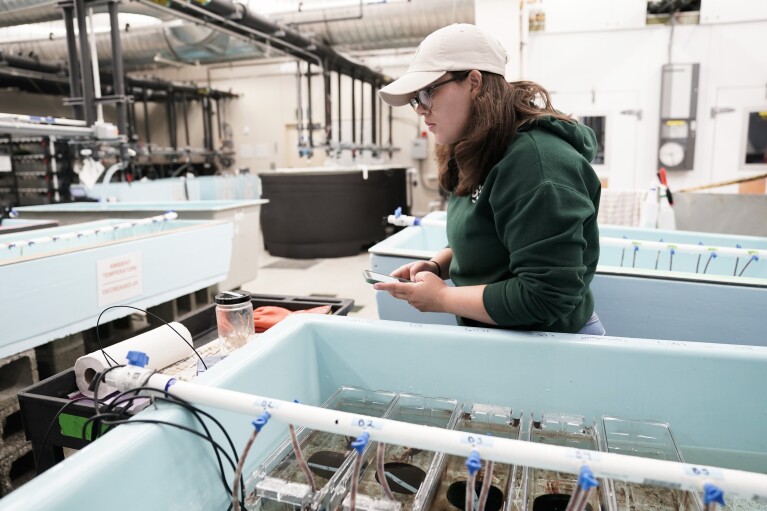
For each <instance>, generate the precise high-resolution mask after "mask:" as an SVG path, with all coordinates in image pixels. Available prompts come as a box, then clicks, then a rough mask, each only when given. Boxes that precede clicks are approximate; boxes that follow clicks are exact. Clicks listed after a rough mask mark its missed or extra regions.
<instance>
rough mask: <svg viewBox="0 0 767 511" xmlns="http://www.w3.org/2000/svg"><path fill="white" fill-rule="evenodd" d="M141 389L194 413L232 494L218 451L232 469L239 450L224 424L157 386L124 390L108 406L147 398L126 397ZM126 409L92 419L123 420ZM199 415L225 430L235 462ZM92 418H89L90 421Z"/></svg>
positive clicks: (139, 396)
mask: <svg viewBox="0 0 767 511" xmlns="http://www.w3.org/2000/svg"><path fill="white" fill-rule="evenodd" d="M141 391H154V392H158V393H161V394H163V395H164V396H165V397H153V396H150V399H154V400H157V401H160V402H167V403H171V404H176V405H179V406H181V407H183V408H185V409H187V410H188V411H189V412H191V413H192V414H193V415H194V417H195V419H197V421H198V422H199V423H200V425H201V426H202V427H203V429H204V430H205V435H202V434H200V435H199V436H202V437H204V438H206V439H207V440H208V441H209V442H211V444H212V445H213V446H214V454H215V455H216V460H217V462H218V467H219V472H220V474H221V481H222V484H223V485H224V487H225V488H226V490H227V492H228V493H229V494H230V495H231V491H230V489H229V483H228V482H227V480H226V476H225V474H224V467H223V461H222V460H221V457H220V455H219V452H218V451H219V450H221V452H223V453H224V455H225V456H226V458H227V461H229V464H230V466H231V468H232V469H235V464H236V462H237V461H238V458H237V451H236V449H235V447H234V442H232V439H231V437H230V436H229V433H228V432H227V431H226V429H225V428H224V427H223V425H222V424H221V423H220V422H219V421H218V420H217V419H216V418H215V417H213V416H212V415H211V414H209V413H207V412H205V411H204V410H201V409H199V408H197V407H195V406H193V405H192V404H191V403H189V402H188V401H185V400H183V399H181V398H179V397H178V396H174V395H172V394H170V393H168V392H167V391H163V390H160V389H155V388H152V387H137V388H134V389H130V390H128V391H126V392H124V393H123V394H122V397H124V399H120V397H121V396H118V398H116V399H115V400H114V401H113V403H111V404H110V405H108V408H110V407H114V406H117V405H119V404H122V403H127V402H132V401H134V400H136V399H145V398H147V396H145V395H135V396H127V397H126V395H127V394H128V393H129V392H141ZM126 411H127V408H124V409H123V410H121V411H120V412H117V413H116V412H106V413H101V414H98V415H99V417H98V418H96V417H91V419H94V420H102V418H103V417H110V418H112V419H115V420H123V419H124V414H125V412H126ZM199 415H203V416H205V417H207V418H209V419H210V420H211V421H213V422H214V423H215V424H216V426H218V428H219V429H220V430H221V431H222V432H223V434H224V436H225V438H226V440H227V442H228V444H229V447H230V448H231V450H232V453H233V455H234V460H235V461H234V462H233V461H232V457H230V456H229V455H228V453H227V452H226V451H225V450H223V448H221V447H220V445H219V444H218V443H216V442H215V440H213V436H212V435H211V433H210V430H209V429H208V427H207V425H206V424H205V422H204V421H203V420H202V419H201V418H200V416H199ZM91 419H89V420H88V421H90V420H91ZM134 420H135V419H134ZM88 421H86V424H87V422H88ZM103 422H104V424H107V425H111V424H113V423H115V422H113V421H103ZM193 431H194V430H193ZM240 485H241V488H242V493H243V495H244V494H245V484H244V481H243V480H242V479H241V480H240ZM243 507H244V506H243Z"/></svg>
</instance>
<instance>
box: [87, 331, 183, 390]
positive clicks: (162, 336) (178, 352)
mask: <svg viewBox="0 0 767 511" xmlns="http://www.w3.org/2000/svg"><path fill="white" fill-rule="evenodd" d="M170 325H171V326H172V327H173V328H174V329H175V330H176V332H178V333H179V334H181V335H182V336H184V339H186V340H187V341H189V344H191V343H192V334H190V333H189V330H188V329H187V328H186V327H185V326H184V325H182V324H181V323H176V322H172V323H170ZM176 332H174V331H173V330H171V329H170V328H169V327H168V326H167V325H162V326H160V327H157V328H155V329H154V330H150V331H149V332H145V333H143V334H141V335H137V336H136V337H131V338H130V339H126V340H124V341H122V342H118V343H117V344H113V345H112V346H109V347H107V348H104V351H105V352H106V353H107V354H108V355H109V356H110V357H111V358H110V359H108V360H109V361H107V358H106V357H104V354H103V353H102V352H101V351H94V352H93V353H89V354H87V355H85V356H82V357H80V358H78V359H77V361H76V362H75V381H76V382H77V388H78V389H80V392H82V393H83V395H85V396H88V397H93V392H92V391H90V390H88V386H89V385H90V383H91V381H93V379H94V378H95V377H96V373H98V372H99V371H103V370H104V369H107V368H108V367H111V366H113V365H115V362H117V364H125V363H127V360H126V357H127V355H128V352H129V351H142V352H144V353H146V354H147V355H148V356H149V363H147V365H146V367H148V368H150V369H162V368H164V367H167V366H169V365H172V364H175V363H176V362H178V361H179V360H181V359H184V358H186V357H188V356H190V355H192V354H193V352H192V349H191V348H190V347H189V345H187V344H186V343H185V342H184V341H183V340H181V338H180V337H179V336H178V334H177V333H176ZM112 360H114V361H112ZM116 390H117V389H115V388H114V387H110V386H109V385H106V384H105V383H103V382H101V383H99V395H98V398H99V399H102V398H104V397H105V396H108V395H109V394H111V393H112V392H115V391H116Z"/></svg>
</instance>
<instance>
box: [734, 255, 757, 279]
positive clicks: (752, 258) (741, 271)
mask: <svg viewBox="0 0 767 511" xmlns="http://www.w3.org/2000/svg"><path fill="white" fill-rule="evenodd" d="M754 260H756V258H755V257H754V256H751V259H749V260H748V262H747V263H746V265H745V266H744V267H743V269H742V270H740V273H739V274H738V277H742V276H743V272H744V271H746V268H748V265H749V264H751V261H754Z"/></svg>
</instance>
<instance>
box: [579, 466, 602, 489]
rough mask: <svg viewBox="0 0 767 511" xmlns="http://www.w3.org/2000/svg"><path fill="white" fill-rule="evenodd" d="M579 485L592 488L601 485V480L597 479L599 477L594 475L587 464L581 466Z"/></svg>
mask: <svg viewBox="0 0 767 511" xmlns="http://www.w3.org/2000/svg"><path fill="white" fill-rule="evenodd" d="M578 486H580V487H581V488H583V489H584V490H590V489H591V488H596V487H597V486H599V481H597V478H596V477H594V473H593V472H592V471H591V469H590V468H589V467H587V466H586V465H583V466H582V467H581V472H580V474H578Z"/></svg>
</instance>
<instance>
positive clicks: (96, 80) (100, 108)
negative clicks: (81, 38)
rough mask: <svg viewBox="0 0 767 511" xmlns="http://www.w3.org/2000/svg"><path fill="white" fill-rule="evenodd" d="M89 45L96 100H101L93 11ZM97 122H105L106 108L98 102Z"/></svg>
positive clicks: (89, 21)
mask: <svg viewBox="0 0 767 511" xmlns="http://www.w3.org/2000/svg"><path fill="white" fill-rule="evenodd" d="M88 45H89V46H90V51H91V67H93V92H94V96H93V97H94V98H96V99H97V100H98V99H99V98H101V74H100V73H99V52H98V50H97V49H96V27H95V25H94V24H93V9H91V8H89V9H88ZM96 122H97V123H98V124H102V123H103V122H104V108H103V106H102V105H101V102H99V101H97V102H96Z"/></svg>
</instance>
